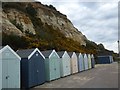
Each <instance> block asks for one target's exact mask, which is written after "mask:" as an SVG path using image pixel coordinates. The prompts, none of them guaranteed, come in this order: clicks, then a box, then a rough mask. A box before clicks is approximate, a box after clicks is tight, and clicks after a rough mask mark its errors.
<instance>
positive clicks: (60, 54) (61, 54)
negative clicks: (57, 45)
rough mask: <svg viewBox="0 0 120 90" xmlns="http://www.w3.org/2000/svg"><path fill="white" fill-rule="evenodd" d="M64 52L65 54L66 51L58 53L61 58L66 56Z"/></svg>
mask: <svg viewBox="0 0 120 90" xmlns="http://www.w3.org/2000/svg"><path fill="white" fill-rule="evenodd" d="M64 52H65V51H60V52H57V53H58V55H59V57H60V58H61V57H62V56H63V55H64Z"/></svg>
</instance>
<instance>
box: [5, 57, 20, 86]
mask: <svg viewBox="0 0 120 90" xmlns="http://www.w3.org/2000/svg"><path fill="white" fill-rule="evenodd" d="M7 61H8V77H7V80H8V88H20V62H19V60H16V59H13V60H7Z"/></svg>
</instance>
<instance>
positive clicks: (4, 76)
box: [2, 60, 8, 88]
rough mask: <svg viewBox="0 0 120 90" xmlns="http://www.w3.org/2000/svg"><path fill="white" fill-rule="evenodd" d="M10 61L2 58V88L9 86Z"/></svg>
mask: <svg viewBox="0 0 120 90" xmlns="http://www.w3.org/2000/svg"><path fill="white" fill-rule="evenodd" d="M7 78H8V61H7V60H2V88H7V87H8V80H7Z"/></svg>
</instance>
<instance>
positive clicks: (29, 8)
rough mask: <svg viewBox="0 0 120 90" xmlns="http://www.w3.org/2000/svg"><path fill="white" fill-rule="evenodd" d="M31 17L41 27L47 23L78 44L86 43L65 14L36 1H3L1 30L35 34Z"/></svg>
mask: <svg viewBox="0 0 120 90" xmlns="http://www.w3.org/2000/svg"><path fill="white" fill-rule="evenodd" d="M30 14H31V16H30ZM31 17H32V18H37V19H36V20H35V21H36V22H37V20H38V22H39V23H41V25H42V28H44V27H45V25H46V24H47V25H49V26H52V28H53V29H57V30H59V31H60V32H61V33H63V34H64V35H65V37H67V38H71V39H73V40H74V41H77V42H79V43H80V45H85V44H86V43H85V40H86V37H85V36H84V35H83V34H82V33H81V32H80V31H78V30H77V29H76V28H75V27H74V25H73V24H72V23H71V21H70V20H69V19H67V16H66V15H63V14H61V13H60V12H59V11H57V10H56V9H55V8H54V7H53V6H52V5H50V6H47V5H42V4H41V3H38V2H37V3H35V2H32V3H29V2H26V3H22V2H21V3H15V2H14V3H3V13H2V22H3V24H2V27H3V32H4V33H6V34H11V33H12V34H16V35H19V36H25V33H26V32H29V33H31V34H34V35H35V34H36V33H37V31H38V30H36V25H35V24H34V23H33V22H34V19H31ZM37 26H40V25H37ZM40 27H41V26H40Z"/></svg>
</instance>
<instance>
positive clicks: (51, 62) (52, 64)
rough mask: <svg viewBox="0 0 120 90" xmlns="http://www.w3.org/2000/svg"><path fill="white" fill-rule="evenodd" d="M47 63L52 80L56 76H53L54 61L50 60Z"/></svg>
mask: <svg viewBox="0 0 120 90" xmlns="http://www.w3.org/2000/svg"><path fill="white" fill-rule="evenodd" d="M49 63H50V64H49V65H50V80H54V79H55V77H56V75H55V70H56V68H55V66H54V59H53V58H51V59H50V62H49Z"/></svg>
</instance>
